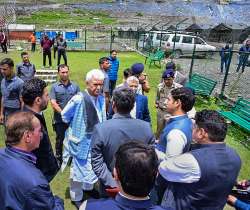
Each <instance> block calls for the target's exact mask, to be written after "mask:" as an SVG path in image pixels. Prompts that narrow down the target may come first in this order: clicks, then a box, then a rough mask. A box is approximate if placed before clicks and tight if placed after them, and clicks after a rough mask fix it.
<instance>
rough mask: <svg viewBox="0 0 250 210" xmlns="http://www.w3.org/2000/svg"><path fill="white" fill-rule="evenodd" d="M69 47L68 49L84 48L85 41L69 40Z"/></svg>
mask: <svg viewBox="0 0 250 210" xmlns="http://www.w3.org/2000/svg"><path fill="white" fill-rule="evenodd" d="M67 49H68V50H84V43H83V42H76V41H74V42H67Z"/></svg>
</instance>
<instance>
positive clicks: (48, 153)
mask: <svg viewBox="0 0 250 210" xmlns="http://www.w3.org/2000/svg"><path fill="white" fill-rule="evenodd" d="M46 86H47V85H46V83H45V82H44V81H43V80H41V79H38V78H33V79H31V80H29V81H27V82H26V83H25V84H24V86H23V92H22V99H23V102H24V105H25V106H24V108H23V110H24V111H30V112H32V113H33V114H34V115H35V116H36V117H37V118H38V119H39V121H40V123H41V126H42V134H43V135H42V139H41V143H40V146H39V147H38V148H37V149H35V150H34V151H33V153H34V154H35V155H36V157H37V163H36V166H37V168H39V169H40V170H41V171H42V173H43V174H44V176H45V177H46V179H47V180H48V182H50V181H51V180H52V179H53V178H54V177H55V175H56V173H57V172H58V170H59V167H58V164H57V160H56V158H55V156H54V153H53V150H52V147H51V143H50V139H49V135H48V130H47V126H46V122H45V119H44V116H43V113H42V111H43V110H45V109H46V108H47V105H48V102H49V94H48V90H47V88H46Z"/></svg>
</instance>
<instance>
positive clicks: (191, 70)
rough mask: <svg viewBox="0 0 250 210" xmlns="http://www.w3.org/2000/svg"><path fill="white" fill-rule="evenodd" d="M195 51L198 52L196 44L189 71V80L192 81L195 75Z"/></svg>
mask: <svg viewBox="0 0 250 210" xmlns="http://www.w3.org/2000/svg"><path fill="white" fill-rule="evenodd" d="M195 50H196V43H194V48H193V54H192V60H191V64H190V70H189V75H188V77H189V80H190V79H191V77H192V74H193V66H194V56H195Z"/></svg>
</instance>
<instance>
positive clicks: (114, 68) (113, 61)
mask: <svg viewBox="0 0 250 210" xmlns="http://www.w3.org/2000/svg"><path fill="white" fill-rule="evenodd" d="M109 63H110V65H111V66H110V69H109V71H108V75H109V92H110V96H112V93H113V90H114V89H115V85H116V80H117V74H118V70H119V60H118V58H117V51H116V50H111V51H110V57H109Z"/></svg>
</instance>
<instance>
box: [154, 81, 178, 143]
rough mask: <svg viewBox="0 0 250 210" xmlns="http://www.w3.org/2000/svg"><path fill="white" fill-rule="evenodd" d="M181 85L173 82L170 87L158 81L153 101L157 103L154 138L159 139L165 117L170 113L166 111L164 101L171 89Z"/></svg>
mask: <svg viewBox="0 0 250 210" xmlns="http://www.w3.org/2000/svg"><path fill="white" fill-rule="evenodd" d="M179 87H182V85H180V84H178V83H175V82H173V85H172V87H167V86H166V85H165V83H164V82H162V83H160V84H159V85H158V86H157V93H156V101H155V103H156V104H158V108H157V130H156V134H155V135H156V139H159V137H160V134H161V132H162V130H163V129H164V127H165V123H166V119H167V118H168V117H169V116H170V114H169V113H168V112H167V111H166V105H165V103H166V102H165V101H166V99H167V97H168V95H169V93H170V92H171V90H173V89H175V88H179Z"/></svg>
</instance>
